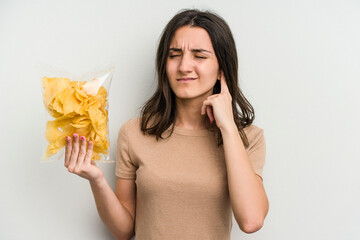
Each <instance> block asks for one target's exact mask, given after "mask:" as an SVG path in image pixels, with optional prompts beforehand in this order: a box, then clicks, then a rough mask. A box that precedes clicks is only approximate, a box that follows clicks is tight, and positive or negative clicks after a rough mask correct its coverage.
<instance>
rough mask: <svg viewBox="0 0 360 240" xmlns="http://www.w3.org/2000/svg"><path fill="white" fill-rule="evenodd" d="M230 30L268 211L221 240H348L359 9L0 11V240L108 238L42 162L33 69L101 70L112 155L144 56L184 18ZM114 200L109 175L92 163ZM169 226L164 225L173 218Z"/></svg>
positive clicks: (276, 5)
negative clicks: (211, 15) (257, 222)
mask: <svg viewBox="0 0 360 240" xmlns="http://www.w3.org/2000/svg"><path fill="white" fill-rule="evenodd" d="M192 7H197V8H200V9H202V10H205V9H208V10H214V11H215V12H217V13H218V14H220V15H221V16H222V17H224V19H225V20H226V21H227V22H228V24H229V25H230V27H231V29H232V32H233V34H234V37H235V40H236V44H237V50H238V56H239V74H240V80H239V83H240V86H241V88H242V90H243V92H244V94H245V96H246V97H247V98H248V99H249V101H250V102H251V104H252V105H253V106H254V108H255V114H256V120H255V122H254V123H255V124H256V125H258V126H259V127H261V128H263V129H264V130H265V132H264V134H265V138H266V142H267V159H266V165H265V168H264V184H265V188H266V191H267V194H268V197H269V201H270V210H269V213H268V216H267V218H266V220H265V224H264V226H263V228H262V229H261V230H259V231H258V232H256V233H253V234H250V235H248V234H245V233H242V232H241V230H239V228H238V226H237V224H236V221H235V220H234V219H233V223H234V225H233V230H232V239H256V240H260V239H261V240H263V239H266V240H267V239H269V240H270V239H271V240H272V239H273V240H289V239H291V240H297V239H299V240H304V239H311V240H312V239H314V240H318V239H326V240H329V239H330V240H338V239H351V240H352V239H360V233H359V231H358V230H357V228H358V227H359V225H360V207H359V203H360V176H359V174H358V172H359V170H358V169H359V167H360V163H359V161H360V147H359V144H360V137H359V134H360V127H359V106H358V104H359V102H360V97H359V90H360V83H359V80H360V44H359V43H360V33H359V23H360V2H359V1H356V0H353V1H351V0H342V1H340V0H339V1H334V0H303V1H293V0H272V1H266V0H264V1H259V0H252V1H244V0H242V1H225V0H222V1H218V0H216V1H215V0H214V1H190V0H183V1H176V2H175V1H174V2H173V1H167V0H161V1H136V0H132V1H129V2H128V1H115V0H114V1H110V0H108V1H106V0H101V1H100V0H99V1H85V0H84V1H76V0H66V1H64V0H63V1H54V2H51V1H39V0H37V1H36V0H33V1H10V0H9V1H7V0H5V1H4V0H1V1H0V81H1V85H0V86H1V94H0V97H1V99H0V104H1V108H0V109H1V118H0V121H1V125H0V126H1V130H0V134H1V140H0V141H1V142H0V147H1V157H0V159H1V167H0V194H1V197H0V239H6V240H7V239H36V240H39V239H67V240H71V239H88V240H90V239H112V236H111V234H110V233H109V232H108V230H107V229H106V227H105V226H104V225H103V223H102V222H101V220H100V218H99V216H98V213H97V210H96V206H95V202H94V199H93V195H92V192H91V189H90V186H89V184H88V182H87V180H85V179H82V178H80V177H78V176H77V175H74V174H71V173H69V172H67V169H66V168H65V167H64V166H63V162H62V161H58V162H53V163H41V162H40V158H41V155H42V148H41V145H42V143H43V141H44V137H43V133H44V129H45V121H46V114H45V109H44V107H43V104H42V95H41V88H42V85H41V80H40V79H39V77H38V73H37V72H36V69H35V68H34V67H33V66H34V64H35V63H36V62H43V63H47V64H50V65H52V66H54V67H59V68H64V69H67V70H68V71H70V72H73V73H75V74H82V73H85V72H86V71H89V70H91V69H92V68H95V67H97V66H98V65H101V64H104V63H105V64H106V63H111V64H114V65H115V67H116V73H115V76H114V79H113V82H112V85H111V89H110V99H109V102H110V108H109V111H110V112H109V124H110V140H111V148H112V149H111V156H112V158H115V146H116V145H115V144H116V135H117V132H118V130H119V128H120V126H121V125H122V124H123V123H124V122H125V121H126V120H127V119H129V118H134V117H136V116H137V114H138V112H139V109H140V107H141V105H142V104H143V103H144V102H145V101H146V100H147V99H148V98H149V97H150V96H151V95H152V93H153V91H154V89H155V83H156V82H155V68H154V63H155V52H156V48H157V44H158V39H159V36H160V34H161V32H162V30H163V28H164V26H165V24H166V23H167V22H168V21H169V20H170V19H171V17H172V16H173V15H175V14H176V13H177V12H178V11H179V10H181V9H183V8H192ZM99 166H100V167H101V168H102V169H103V171H104V173H105V176H106V179H107V180H108V182H109V184H110V185H111V186H112V187H113V188H114V186H115V164H114V163H112V164H99ZM174 217H176V216H174Z"/></svg>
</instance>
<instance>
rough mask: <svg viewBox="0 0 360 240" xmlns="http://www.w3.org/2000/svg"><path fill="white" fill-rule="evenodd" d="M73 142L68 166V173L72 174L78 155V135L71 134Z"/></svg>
mask: <svg viewBox="0 0 360 240" xmlns="http://www.w3.org/2000/svg"><path fill="white" fill-rule="evenodd" d="M73 142H74V144H73V146H72V150H71V157H70V162H69V166H68V170H69V172H74V169H75V165H76V162H77V159H78V155H79V135H78V134H76V133H74V134H73Z"/></svg>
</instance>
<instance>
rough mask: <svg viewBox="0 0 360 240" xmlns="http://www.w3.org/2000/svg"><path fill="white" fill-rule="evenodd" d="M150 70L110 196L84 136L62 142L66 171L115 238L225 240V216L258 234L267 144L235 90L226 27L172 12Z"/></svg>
mask: <svg viewBox="0 0 360 240" xmlns="http://www.w3.org/2000/svg"><path fill="white" fill-rule="evenodd" d="M156 68H157V75H158V87H157V89H156V91H155V93H154V95H153V96H152V97H151V98H150V99H149V101H147V102H146V103H145V104H144V106H143V108H142V111H141V114H140V116H139V117H138V118H135V119H130V120H128V121H126V122H125V123H124V124H123V125H122V127H121V128H120V131H119V135H118V144H117V161H116V176H117V181H116V189H115V193H114V192H113V190H112V189H111V187H110V186H109V185H108V183H107V182H106V180H105V177H104V175H103V173H102V171H101V170H100V168H98V167H97V166H96V165H95V163H93V162H91V161H90V159H91V154H92V148H93V143H92V142H89V143H88V150H86V148H87V142H86V140H85V138H84V137H81V140H80V139H79V138H80V136H78V135H77V134H74V136H73V140H72V139H71V138H70V137H68V138H67V146H66V156H65V167H66V168H68V171H70V172H72V173H75V174H77V175H80V176H81V177H84V178H86V179H88V180H89V182H90V185H91V188H92V191H93V194H94V198H95V201H96V206H97V209H98V212H99V215H100V217H101V219H102V221H103V222H104V223H105V225H106V226H107V227H108V228H109V230H110V232H111V233H112V234H113V235H114V236H115V238H116V239H130V238H131V237H132V236H134V235H135V234H136V235H135V238H136V240H142V239H230V233H231V227H232V212H233V213H234V216H235V219H236V221H237V224H238V226H239V227H240V229H241V230H242V231H244V232H246V233H252V232H255V231H257V230H259V229H260V228H261V227H262V225H263V222H264V219H265V217H266V215H267V212H268V208H269V203H268V199H267V196H266V193H265V190H264V186H263V182H262V169H263V166H264V163H265V139H264V134H263V130H262V129H261V128H259V127H257V126H255V125H253V124H252V122H253V120H254V110H253V108H252V106H251V105H250V103H249V102H248V101H247V100H246V98H245V97H244V95H243V94H242V92H241V90H240V88H239V86H238V75H237V72H238V66H237V53H236V47H235V42H234V39H233V37H232V34H231V31H230V28H229V27H228V25H227V24H226V22H225V21H224V20H223V19H222V18H221V17H219V16H217V15H216V14H214V13H211V12H208V11H198V10H184V11H182V12H180V13H178V14H177V15H175V16H174V17H173V18H172V19H171V21H170V22H169V23H168V24H167V26H166V27H165V29H164V31H163V33H162V37H161V39H160V43H159V47H158V51H157V56H156ZM238 107H239V108H240V110H241V111H240V110H239V109H238ZM72 141H73V142H74V145H72ZM79 141H80V143H81V144H80V147H78V146H79Z"/></svg>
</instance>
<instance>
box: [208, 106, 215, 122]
mask: <svg viewBox="0 0 360 240" xmlns="http://www.w3.org/2000/svg"><path fill="white" fill-rule="evenodd" d="M206 112H207V115H208V117H209V119H210V123H213V121H214V120H215V119H214V114H213V111H212V108H211V107H210V106H207V107H206Z"/></svg>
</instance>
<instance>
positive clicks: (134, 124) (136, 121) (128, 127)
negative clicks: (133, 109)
mask: <svg viewBox="0 0 360 240" xmlns="http://www.w3.org/2000/svg"><path fill="white" fill-rule="evenodd" d="M121 129H124V130H125V131H133V130H136V129H140V117H137V118H129V119H128V120H126V121H125V122H124V123H123V125H122V126H121Z"/></svg>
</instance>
